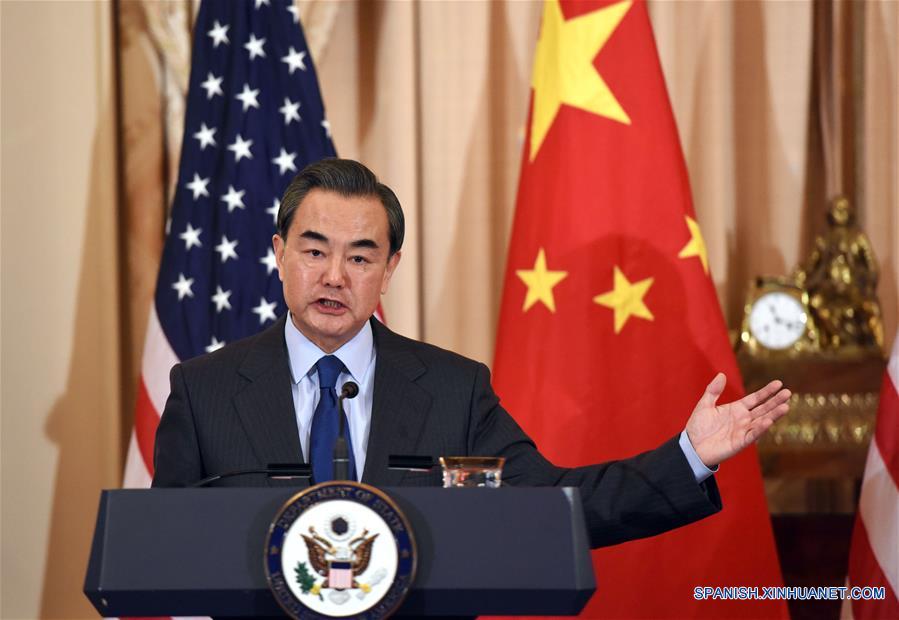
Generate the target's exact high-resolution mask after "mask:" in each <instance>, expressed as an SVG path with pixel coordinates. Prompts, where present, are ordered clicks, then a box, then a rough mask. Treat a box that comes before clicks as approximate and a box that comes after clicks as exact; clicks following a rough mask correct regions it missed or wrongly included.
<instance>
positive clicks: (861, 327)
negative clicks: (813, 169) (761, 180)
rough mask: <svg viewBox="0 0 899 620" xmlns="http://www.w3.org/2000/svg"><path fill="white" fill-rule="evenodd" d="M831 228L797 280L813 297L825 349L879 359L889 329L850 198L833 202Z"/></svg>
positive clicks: (872, 258) (871, 257)
mask: <svg viewBox="0 0 899 620" xmlns="http://www.w3.org/2000/svg"><path fill="white" fill-rule="evenodd" d="M827 222H828V227H827V231H826V232H825V233H824V234H822V235H818V237H817V238H816V239H815V244H814V248H813V249H812V253H811V255H810V256H809V257H808V259H807V260H806V261H805V262H804V263H802V264H800V265H799V266H798V267H797V268H796V270H795V271H794V272H793V277H794V279H795V281H796V284H797V285H798V286H799V287H801V288H803V289H805V290H806V291H807V292H808V296H809V307H810V311H811V313H812V314H813V315H814V318H815V321H816V323H817V325H818V328H819V329H820V332H821V347H822V348H823V349H825V350H830V351H842V352H846V353H849V352H853V353H861V352H871V353H875V352H876V353H877V354H878V355H879V354H881V352H882V348H883V323H882V321H881V314H880V304H879V302H878V301H877V295H876V289H877V275H878V269H877V259H876V257H875V256H874V251H873V250H872V249H871V243H870V241H868V237H867V236H866V235H865V233H863V232H862V231H861V230H860V229H859V228H858V226H857V225H856V223H855V210H854V209H853V207H852V205H851V204H850V203H849V200H848V199H846V198H845V197H844V196H838V197H836V198H835V199H834V200H833V201H832V202H831V205H830V210H829V212H828V214H827Z"/></svg>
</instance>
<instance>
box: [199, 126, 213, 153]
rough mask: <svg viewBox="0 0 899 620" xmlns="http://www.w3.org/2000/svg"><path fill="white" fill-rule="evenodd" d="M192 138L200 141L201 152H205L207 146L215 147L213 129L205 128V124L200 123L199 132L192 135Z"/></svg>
mask: <svg viewBox="0 0 899 620" xmlns="http://www.w3.org/2000/svg"><path fill="white" fill-rule="evenodd" d="M194 138H196V139H197V140H199V141H200V150H201V151H205V150H206V147H207V146H216V144H215V127H207V126H206V123H202V124H201V125H200V131H198V132H197V133H195V134H194Z"/></svg>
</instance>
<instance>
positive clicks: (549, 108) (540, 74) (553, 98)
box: [530, 0, 632, 161]
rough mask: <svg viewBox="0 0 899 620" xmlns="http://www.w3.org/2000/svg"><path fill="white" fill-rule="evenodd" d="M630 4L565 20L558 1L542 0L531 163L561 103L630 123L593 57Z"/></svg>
mask: <svg viewBox="0 0 899 620" xmlns="http://www.w3.org/2000/svg"><path fill="white" fill-rule="evenodd" d="M631 4H632V2H631V0H626V1H625V2H619V3H617V4H613V5H612V6H608V7H605V8H602V9H597V10H596V11H593V12H591V13H587V14H585V15H581V16H579V17H575V18H574V19H569V20H567V21H566V20H565V18H564V16H563V15H562V9H561V8H560V7H559V1H558V0H546V2H545V4H544V5H543V25H542V27H541V28H540V39H539V40H538V41H537V55H536V58H535V59H534V75H533V78H532V79H531V86H533V87H534V112H533V116H532V120H531V148H530V159H531V161H534V158H535V157H537V151H539V150H540V145H542V144H543V140H544V138H546V134H547V133H548V132H549V128H550V127H551V126H552V124H553V121H554V120H555V118H556V115H557V114H558V112H559V106H560V105H562V104H563V103H564V104H567V105H570V106H573V107H575V108H580V109H582V110H586V111H587V112H593V113H594V114H599V115H600V116H605V117H607V118H610V119H612V120H616V121H618V122H620V123H624V124H626V125H630V123H631V119H630V117H629V116H628V115H627V112H625V111H624V108H622V107H621V105H620V104H619V103H618V100H617V99H615V95H613V94H612V91H611V90H609V87H608V86H607V85H606V83H605V80H603V79H602V76H600V75H599V73H598V72H597V71H596V68H595V67H594V66H593V59H594V58H596V55H597V54H598V53H599V51H600V50H601V49H602V47H603V46H604V45H605V44H606V41H608V40H609V37H610V36H612V33H613V32H615V29H616V28H617V27H618V24H619V23H620V22H621V20H622V19H623V18H624V16H625V14H626V13H627V12H628V9H630V8H631Z"/></svg>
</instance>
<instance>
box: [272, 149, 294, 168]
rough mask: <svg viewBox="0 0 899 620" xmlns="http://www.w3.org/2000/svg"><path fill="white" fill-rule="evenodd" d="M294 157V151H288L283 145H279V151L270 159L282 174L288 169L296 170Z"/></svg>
mask: <svg viewBox="0 0 899 620" xmlns="http://www.w3.org/2000/svg"><path fill="white" fill-rule="evenodd" d="M296 157H297V154H296V153H288V152H287V151H285V150H284V147H281V153H279V154H278V156H277V157H275V158H274V159H272V163H273V164H275V165H277V166H278V171H279V172H280V173H281V174H284V173H285V172H287V171H288V170H290V171H292V172H296V171H297V166H296V164H295V163H293V160H294V159H296Z"/></svg>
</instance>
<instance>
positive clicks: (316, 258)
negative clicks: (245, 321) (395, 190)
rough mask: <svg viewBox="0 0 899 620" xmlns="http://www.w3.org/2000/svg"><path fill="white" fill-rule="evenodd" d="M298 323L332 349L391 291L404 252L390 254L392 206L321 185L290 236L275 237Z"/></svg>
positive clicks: (280, 268) (286, 289) (287, 295)
mask: <svg viewBox="0 0 899 620" xmlns="http://www.w3.org/2000/svg"><path fill="white" fill-rule="evenodd" d="M272 244H273V245H274V249H275V258H276V259H277V262H278V275H279V277H280V278H281V282H282V283H283V286H284V299H285V301H286V302H287V307H288V308H290V313H291V315H292V317H293V322H294V325H296V327H297V329H299V330H300V332H302V333H303V335H305V336H306V337H307V338H308V339H309V340H311V341H312V342H313V343H315V344H316V345H317V346H318V347H319V348H320V349H321V350H322V351H324V352H326V353H331V352H333V351H336V350H337V349H339V348H340V347H341V346H342V345H343V344H344V343H345V342H347V341H348V340H350V339H351V338H352V337H353V336H355V335H356V334H357V333H359V330H360V329H361V328H362V326H363V325H364V324H365V322H366V321H367V320H368V319H369V317H371V315H372V314H374V312H375V309H376V308H377V307H378V301H379V299H380V296H381V295H382V294H383V293H386V292H387V285H388V284H389V282H390V276H391V275H393V270H394V269H396V266H397V263H399V260H400V253H399V252H397V253H396V254H394V255H393V256H391V257H390V258H389V259H388V258H387V256H388V254H389V253H390V238H389V234H388V224H387V212H386V211H385V210H384V206H383V205H382V204H381V202H380V200H378V199H377V198H376V197H359V196H354V197H351V198H345V197H343V196H341V195H340V194H337V193H335V192H329V191H324V190H321V189H313V190H312V191H310V192H309V193H308V194H306V197H305V198H304V199H303V201H302V202H301V203H300V205H299V207H298V208H297V210H296V211H295V212H294V217H293V221H292V222H291V224H290V230H289V231H288V233H287V238H286V239H282V238H281V236H280V235H275V236H274V237H273V238H272Z"/></svg>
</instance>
